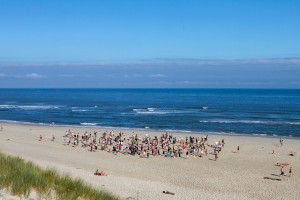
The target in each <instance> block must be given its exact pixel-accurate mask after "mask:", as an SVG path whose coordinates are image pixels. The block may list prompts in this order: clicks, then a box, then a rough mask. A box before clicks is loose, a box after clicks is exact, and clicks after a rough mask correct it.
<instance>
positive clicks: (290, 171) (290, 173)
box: [289, 167, 292, 177]
mask: <svg viewBox="0 0 300 200" xmlns="http://www.w3.org/2000/svg"><path fill="white" fill-rule="evenodd" d="M291 175H292V167H290V170H289V177H291Z"/></svg>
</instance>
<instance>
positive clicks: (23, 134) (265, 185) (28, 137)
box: [0, 123, 300, 199]
mask: <svg viewBox="0 0 300 200" xmlns="http://www.w3.org/2000/svg"><path fill="white" fill-rule="evenodd" d="M1 125H2V126H3V131H0V151H1V152H3V153H7V154H10V155H15V156H20V157H22V158H24V159H25V160H28V161H33V162H34V163H36V164H38V165H40V166H41V167H43V168H56V169H57V170H58V171H59V172H61V173H69V174H70V175H72V176H73V177H80V178H82V179H84V180H85V181H86V182H88V183H90V184H91V185H93V186H94V187H97V188H103V189H105V190H107V191H110V192H111V193H113V194H116V195H117V196H119V197H120V198H121V199H300V191H299V188H300V175H299V174H300V159H299V155H300V140H296V139H288V138H284V140H283V146H282V147H281V146H280V145H279V138H261V137H246V136H223V135H209V137H208V143H214V142H216V141H220V140H221V139H224V140H225V146H224V148H222V151H221V152H220V154H219V158H218V160H217V161H215V160H214V156H213V155H211V154H208V156H204V157H201V158H200V157H195V158H194V157H193V156H190V157H188V158H187V159H186V158H166V157H163V156H150V158H140V157H139V156H131V155H123V154H118V155H114V154H112V153H108V152H106V151H101V150H97V151H96V152H90V151H89V148H83V147H81V146H80V145H79V146H77V147H72V146H71V145H65V144H64V138H63V136H64V134H65V131H67V130H68V129H71V130H74V131H76V132H78V133H84V132H85V131H94V130H95V131H97V132H98V133H100V134H101V133H102V132H104V131H105V130H101V129H98V128H93V127H91V128H86V127H84V128H74V127H56V126H54V127H48V126H33V125H17V124H6V123H2V124H1ZM109 131H110V130H109ZM114 131H115V132H119V131H120V130H116V129H115V130H114ZM122 131H123V132H124V133H125V134H126V135H130V134H131V132H132V131H131V130H122ZM135 132H136V133H138V134H146V133H147V134H149V135H160V134H161V133H157V132H142V131H135ZM40 134H42V136H43V140H42V141H39V136H40ZM173 134H176V133H173ZM52 135H55V138H56V139H55V141H51V138H52ZM186 135H191V134H186ZM186 135H185V134H178V137H185V136H186ZM201 136H202V137H203V136H204V134H203V135H201ZM237 146H240V151H239V152H238V153H234V152H235V151H236V149H237ZM273 150H274V154H272V152H273ZM291 151H293V152H297V154H296V155H295V156H290V155H289V153H290V152H291ZM209 152H212V149H210V150H209ZM277 162H288V163H290V165H289V166H287V167H285V176H281V177H279V176H278V175H279V174H280V167H278V166H275V163H277ZM290 166H292V168H293V171H292V175H291V177H289V176H288V170H289V167H290ZM96 169H99V170H103V171H105V172H106V173H107V174H108V176H95V175H94V174H93V173H94V172H95V170H96ZM264 177H270V178H276V179H281V181H276V180H271V179H264ZM163 191H170V192H174V193H175V195H170V194H164V193H163ZM1 198H3V196H2V197H0V199H1Z"/></svg>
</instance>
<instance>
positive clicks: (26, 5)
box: [0, 0, 300, 88]
mask: <svg viewBox="0 0 300 200" xmlns="http://www.w3.org/2000/svg"><path fill="white" fill-rule="evenodd" d="M299 10H300V1H296V0H294V1H293V0H289V1H284V0H278V1H271V0H264V1H258V0H257V1H255V0H252V1H250V0H249V1H246V0H245V1H229V0H227V1H221V0H219V1H216V0H215V1H214V0H211V1H208V0H198V1H196V0H195V1H176V0H173V1H167V0H160V1H158V0H157V1H146V0H145V1H142V0H139V1H133V0H132V1H129V0H128V1H126V0H124V1H114V0H110V1H88V0H87V1H55V0H53V1H38V0H36V1H34V0H27V1H16V0H0V87H74V86H75V87H229V88H230V87H246V88H252V87H258V88H277V87H282V88H300V83H299V82H300V81H299V78H298V77H300V62H299V59H298V58H300V37H299V35H300V23H299V22H300V11H299ZM262 75H264V77H261V76H262ZM297 76H298V77H297ZM70 80H78V81H77V82H76V81H75V82H76V84H75V83H73V84H70Z"/></svg>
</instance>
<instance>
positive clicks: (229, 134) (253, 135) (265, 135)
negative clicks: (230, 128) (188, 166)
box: [0, 120, 300, 140]
mask: <svg viewBox="0 0 300 200" xmlns="http://www.w3.org/2000/svg"><path fill="white" fill-rule="evenodd" d="M1 124H12V125H14V124H15V125H28V126H41V127H66V128H68V127H70V128H86V129H100V130H106V129H107V130H114V129H115V130H124V131H126V130H128V131H130V130H134V131H141V132H149V133H151V132H157V133H165V132H170V133H174V134H192V135H207V134H208V135H219V136H242V137H258V138H277V139H279V138H284V139H292V140H300V137H295V136H292V135H288V136H287V135H275V134H273V135H268V134H264V133H262V134H256V133H224V132H204V131H201V132H197V131H188V130H156V129H151V128H132V127H111V126H108V127H105V126H97V125H70V124H66V125H60V124H54V125H51V124H49V123H48V124H46V123H34V122H22V121H14V120H0V125H1Z"/></svg>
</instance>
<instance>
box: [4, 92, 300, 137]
mask: <svg viewBox="0 0 300 200" xmlns="http://www.w3.org/2000/svg"><path fill="white" fill-rule="evenodd" d="M1 122H10V123H21V124H22V123H23V124H37V125H49V124H50V123H52V122H54V123H55V125H57V126H82V127H95V128H98V127H101V128H109V129H113V128H123V129H137V130H151V131H168V132H183V133H189V134H193V133H203V134H207V133H208V134H229V135H245V134H246V135H253V136H271V137H294V138H299V137H300V90H292V89H291V90H289V89H0V123H1Z"/></svg>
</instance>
